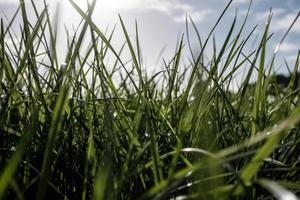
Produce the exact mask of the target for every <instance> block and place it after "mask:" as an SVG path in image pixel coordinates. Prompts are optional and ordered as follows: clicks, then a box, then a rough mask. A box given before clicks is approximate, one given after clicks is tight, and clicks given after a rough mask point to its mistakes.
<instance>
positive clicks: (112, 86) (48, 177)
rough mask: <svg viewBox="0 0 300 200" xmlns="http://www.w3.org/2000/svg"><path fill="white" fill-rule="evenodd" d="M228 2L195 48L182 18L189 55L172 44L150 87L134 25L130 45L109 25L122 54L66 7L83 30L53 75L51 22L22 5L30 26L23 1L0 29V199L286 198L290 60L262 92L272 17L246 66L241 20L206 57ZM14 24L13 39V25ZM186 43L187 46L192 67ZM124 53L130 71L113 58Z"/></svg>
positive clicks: (299, 182) (291, 151)
mask: <svg viewBox="0 0 300 200" xmlns="http://www.w3.org/2000/svg"><path fill="white" fill-rule="evenodd" d="M231 2H232V1H230V2H229V3H228V5H227V6H226V8H225V9H224V10H223V12H222V13H221V14H220V17H219V18H218V20H217V22H216V24H215V25H214V26H213V28H212V30H211V32H210V34H209V35H208V37H207V38H206V39H205V40H203V39H201V37H200V34H199V32H198V30H197V28H196V25H195V23H194V21H193V20H192V19H189V18H188V17H187V22H186V32H187V35H186V36H185V37H187V44H185V42H184V41H185V40H184V36H182V37H181V38H180V39H179V42H178V45H177V47H176V51H175V54H174V57H173V58H172V59H171V60H170V61H166V60H163V61H164V62H163V63H164V65H163V69H162V70H161V71H159V72H158V73H156V74H152V75H151V74H150V75H149V73H147V71H146V70H145V69H144V68H143V63H142V61H141V60H142V59H141V53H140V52H141V50H140V48H141V47H140V44H139V35H138V25H137V23H136V26H135V27H136V30H135V38H136V40H132V38H131V37H130V36H129V33H128V32H127V30H126V26H125V23H124V22H123V20H122V18H121V16H120V17H119V18H120V24H121V27H122V30H123V33H124V36H125V39H126V43H125V45H124V46H123V47H122V48H121V49H120V50H116V49H115V48H114V47H113V46H112V45H111V39H112V38H113V35H114V31H112V32H111V33H103V32H102V31H101V30H100V29H99V28H98V27H97V26H96V25H95V24H94V22H93V21H92V18H91V16H92V13H93V10H94V7H95V1H93V2H92V3H90V4H89V6H88V10H87V11H83V10H81V8H80V7H78V6H77V5H76V4H75V3H74V2H73V1H72V0H70V3H71V4H72V5H73V7H74V9H75V10H76V11H77V12H78V13H79V14H80V15H81V17H82V22H81V24H80V25H79V26H78V27H77V29H76V31H75V33H74V34H73V35H72V36H71V35H68V51H67V52H66V58H65V63H64V64H59V62H58V55H57V51H56V50H57V49H56V41H57V38H56V37H57V24H56V23H57V20H54V22H53V21H52V20H51V19H50V15H49V12H48V10H47V7H45V8H44V10H37V9H36V7H35V4H34V3H33V2H32V3H31V5H30V6H32V7H33V8H34V11H35V15H36V19H37V20H36V22H34V23H33V22H29V21H28V18H27V12H28V8H26V6H28V5H29V4H24V1H23V0H21V1H20V7H19V9H18V10H17V12H16V13H15V15H14V17H13V18H12V19H11V20H10V21H8V22H7V23H5V22H4V20H3V19H1V29H0V58H1V59H0V62H1V64H0V77H1V82H0V84H1V87H0V96H1V104H0V110H1V115H0V137H1V139H0V141H1V144H0V151H1V154H0V163H1V165H0V172H1V175H0V199H34V198H35V199H99V200H100V199H275V198H277V199H281V200H285V199H297V195H298V194H299V191H300V177H299V174H300V163H299V148H300V139H299V138H300V137H299V136H300V135H299V133H300V132H299V130H300V126H299V121H300V115H299V113H300V105H299V92H298V89H297V88H298V87H295V84H299V83H296V82H295V76H296V74H297V71H298V65H299V58H300V51H299V53H298V55H296V63H295V65H294V66H289V67H291V68H293V70H292V74H291V77H292V78H291V80H290V83H289V86H288V87H287V88H281V87H279V86H278V85H277V84H276V82H274V80H273V79H272V77H273V69H274V66H275V64H276V56H277V51H276V52H274V54H273V56H272V57H271V61H270V62H267V56H266V55H267V53H268V48H267V46H268V44H269V40H270V38H272V34H270V33H269V25H270V23H271V19H272V14H270V16H269V18H268V20H267V23H266V26H265V28H264V32H263V34H262V35H261V38H260V42H259V44H258V45H257V46H256V47H255V48H254V49H253V50H251V51H250V52H248V53H246V52H247V51H246V50H245V49H246V47H247V46H248V45H252V43H251V38H252V37H253V34H254V30H256V28H257V27H253V29H252V31H250V32H248V33H247V32H246V31H245V30H244V29H245V26H247V18H248V14H249V12H248V14H247V15H246V17H245V19H244V21H243V23H242V24H241V25H237V23H236V18H234V20H233V22H232V24H231V25H230V26H229V28H228V30H227V35H226V39H225V41H224V42H223V43H222V44H220V45H216V44H215V40H213V46H214V49H213V55H212V56H211V58H207V57H206V53H205V52H206V51H208V50H207V46H208V44H209V42H210V41H211V40H210V39H211V37H212V35H213V32H214V29H215V28H216V27H217V26H218V24H219V23H220V21H221V20H222V18H223V16H224V14H226V11H227V9H228V7H229V6H230V4H231ZM250 7H251V4H250V6H249V10H250ZM17 15H21V16H22V19H23V24H22V26H21V29H20V36H21V38H20V39H19V40H18V39H16V37H14V35H15V30H13V29H12V26H11V25H12V24H13V22H14V20H15V16H17ZM298 17H299V14H298V16H295V21H296V20H297V18H298ZM188 21H190V22H191V23H190V24H189V23H188ZM295 21H294V22H295ZM294 22H293V23H294ZM292 26H293V24H291V26H290V28H289V29H288V30H287V32H286V34H285V35H284V36H283V38H282V40H281V42H280V43H283V41H284V39H285V37H286V36H287V35H288V32H289V31H290V29H291V28H292ZM190 31H194V32H195V33H196V35H197V36H198V42H199V52H198V53H197V54H195V53H194V52H193V51H192V50H191V49H192V48H191V41H190V40H189V32H190ZM224 31H225V30H224ZM243 35H245V38H243V37H242V36H243ZM85 37H90V45H89V47H88V51H86V52H85V53H84V52H83V51H82V50H81V46H82V45H83V39H84V38H85ZM8 41H10V43H9V42H8ZM185 46H186V47H187V48H188V49H190V53H191V56H190V57H189V59H188V63H184V62H182V59H183V57H184V56H185V54H184V53H183V50H184V47H185ZM217 46H220V47H221V49H220V50H219V51H218V50H217ZM124 48H128V49H129V53H130V58H129V60H130V62H126V61H123V60H122V59H121V55H122V52H123V49H124ZM108 57H110V58H111V57H113V58H114V59H115V61H114V62H107V58H108ZM245 69H246V77H245V79H244V80H243V81H242V83H241V84H240V86H239V88H238V90H237V91H236V92H232V91H231V90H230V89H229V88H230V85H231V84H232V82H233V80H234V78H235V76H236V74H237V73H238V72H239V71H240V70H245ZM255 73H256V74H258V76H257V81H256V84H251V83H250V80H251V77H253V76H255V75H254V74H255Z"/></svg>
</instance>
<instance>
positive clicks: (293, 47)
mask: <svg viewBox="0 0 300 200" xmlns="http://www.w3.org/2000/svg"><path fill="white" fill-rule="evenodd" d="M278 45H279V44H278ZM278 45H277V46H276V47H275V51H276V50H277V49H278ZM298 49H300V46H299V45H297V44H295V43H290V42H284V43H282V44H281V45H280V47H279V52H282V53H291V52H293V51H297V50H298Z"/></svg>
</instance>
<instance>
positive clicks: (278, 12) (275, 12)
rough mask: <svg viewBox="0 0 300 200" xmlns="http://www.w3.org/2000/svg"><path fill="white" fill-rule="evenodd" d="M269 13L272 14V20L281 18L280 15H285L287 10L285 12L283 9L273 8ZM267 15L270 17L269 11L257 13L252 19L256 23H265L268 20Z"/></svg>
mask: <svg viewBox="0 0 300 200" xmlns="http://www.w3.org/2000/svg"><path fill="white" fill-rule="evenodd" d="M271 12H272V14H273V18H276V17H278V16H281V15H282V14H284V13H286V12H287V10H285V9H283V8H275V9H272V11H271ZM269 15H270V11H266V12H257V13H255V15H254V17H255V19H256V20H258V21H265V20H267V19H268V17H269Z"/></svg>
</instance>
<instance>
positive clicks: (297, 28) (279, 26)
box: [271, 13, 300, 33]
mask: <svg viewBox="0 0 300 200" xmlns="http://www.w3.org/2000/svg"><path fill="white" fill-rule="evenodd" d="M296 15H297V13H290V14H286V15H284V16H282V17H280V18H277V19H274V20H273V22H272V24H271V30H273V31H286V30H287V29H288V28H289V27H290V25H291V24H292V22H293V21H294V19H295V17H296ZM291 32H297V33H299V32H300V19H299V18H298V20H297V22H296V23H295V24H294V26H293V27H292V30H291Z"/></svg>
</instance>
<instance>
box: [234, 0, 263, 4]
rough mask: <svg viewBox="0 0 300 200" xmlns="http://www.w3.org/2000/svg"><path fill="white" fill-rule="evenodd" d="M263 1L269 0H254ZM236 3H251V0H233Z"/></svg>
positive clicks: (254, 0) (255, 0) (256, 0)
mask: <svg viewBox="0 0 300 200" xmlns="http://www.w3.org/2000/svg"><path fill="white" fill-rule="evenodd" d="M261 1H264V2H265V1H267V0H253V2H254V3H255V2H261ZM233 2H234V3H238V4H245V3H250V0H233Z"/></svg>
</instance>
